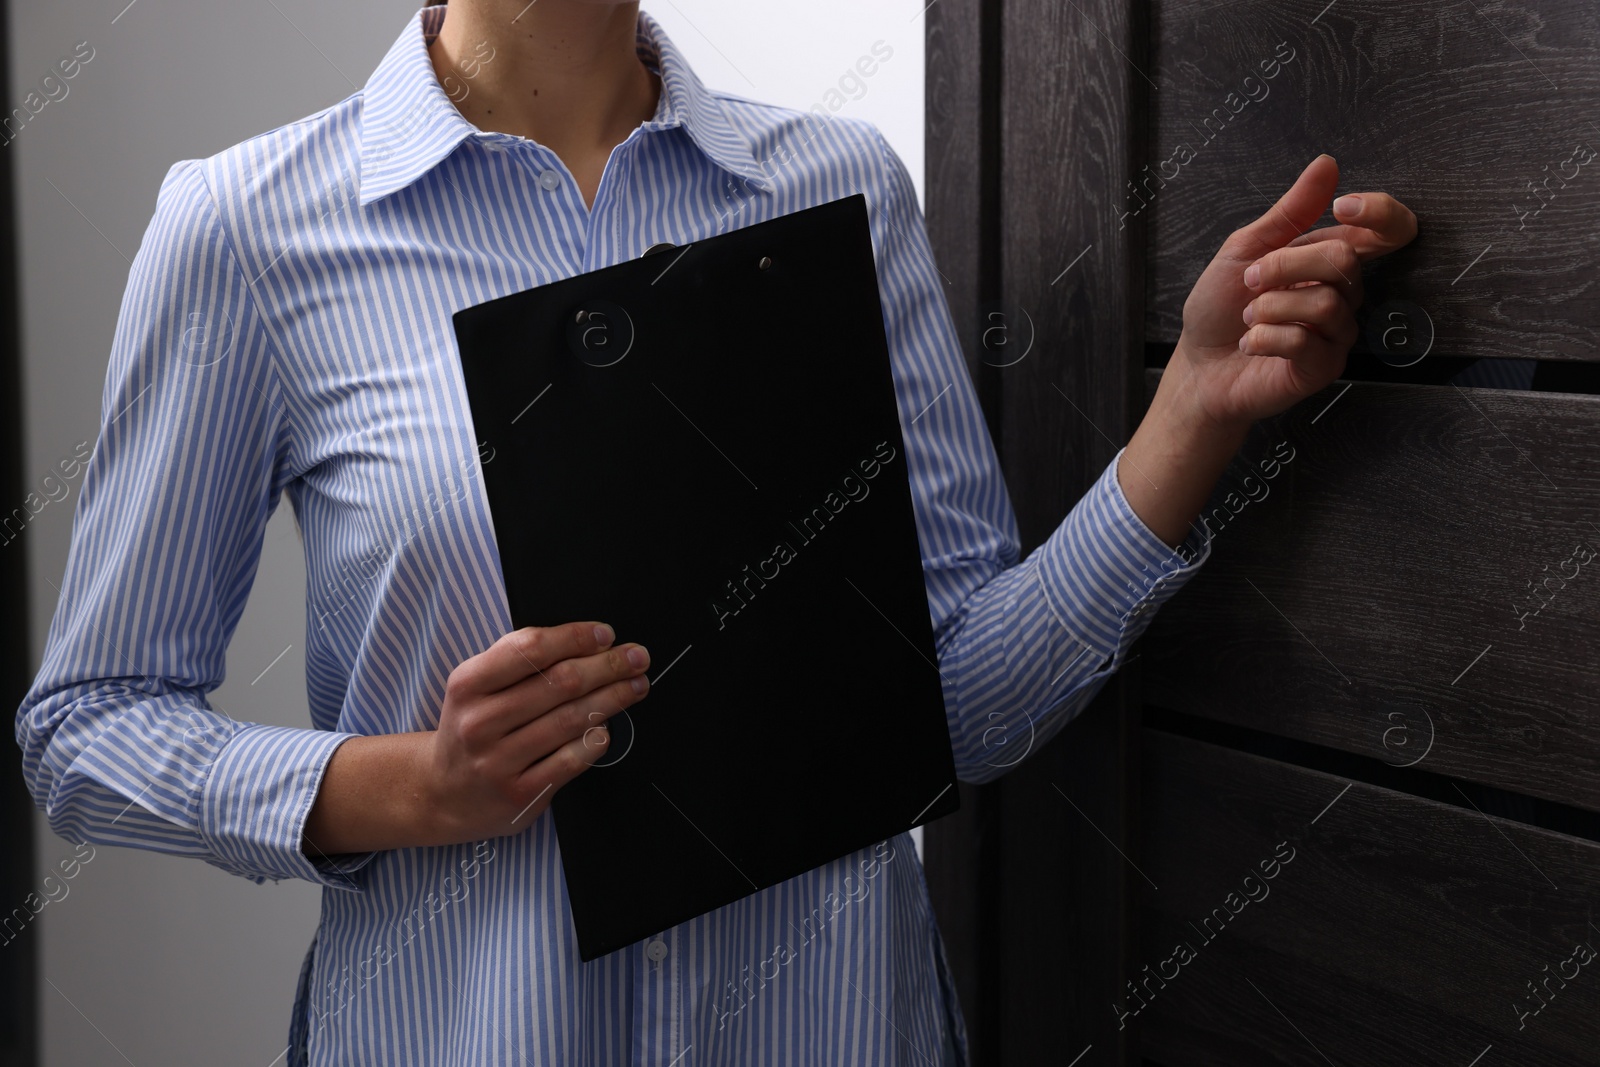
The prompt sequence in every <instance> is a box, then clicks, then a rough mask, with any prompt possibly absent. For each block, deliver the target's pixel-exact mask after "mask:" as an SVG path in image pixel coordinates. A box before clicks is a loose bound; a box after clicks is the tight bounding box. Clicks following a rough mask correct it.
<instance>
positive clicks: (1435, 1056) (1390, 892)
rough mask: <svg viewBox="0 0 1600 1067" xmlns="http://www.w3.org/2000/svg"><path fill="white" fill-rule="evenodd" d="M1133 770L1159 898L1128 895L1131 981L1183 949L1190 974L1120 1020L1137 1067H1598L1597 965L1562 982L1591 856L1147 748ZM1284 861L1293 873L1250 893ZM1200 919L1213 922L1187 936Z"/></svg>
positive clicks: (1404, 800)
mask: <svg viewBox="0 0 1600 1067" xmlns="http://www.w3.org/2000/svg"><path fill="white" fill-rule="evenodd" d="M1144 765H1145V769H1146V775H1145V778H1144V783H1145V787H1144V790H1143V804H1144V812H1145V823H1144V825H1145V832H1144V849H1143V856H1144V860H1143V862H1144V864H1145V865H1146V870H1147V871H1148V873H1149V874H1150V875H1151V877H1152V879H1153V880H1154V881H1155V883H1156V884H1157V885H1158V886H1159V887H1160V888H1159V890H1150V889H1149V887H1148V886H1147V887H1145V888H1146V892H1145V895H1144V913H1145V932H1144V937H1143V944H1142V951H1141V955H1140V958H1139V961H1138V966H1139V969H1140V973H1141V977H1142V976H1143V974H1144V973H1145V972H1143V970H1142V968H1143V967H1144V966H1145V965H1149V966H1150V968H1151V972H1150V973H1153V974H1156V975H1157V978H1158V979H1159V977H1160V972H1162V971H1164V972H1165V973H1166V974H1167V975H1169V976H1171V975H1173V971H1174V965H1172V964H1165V963H1164V961H1165V960H1167V959H1168V958H1169V957H1172V956H1173V953H1174V949H1175V948H1176V946H1177V945H1178V944H1179V943H1180V942H1183V943H1186V944H1188V945H1189V946H1190V947H1191V949H1192V951H1193V953H1194V956H1193V958H1191V959H1189V960H1188V962H1187V963H1185V964H1183V965H1182V966H1181V967H1178V968H1177V969H1176V970H1177V973H1176V976H1175V977H1171V979H1170V981H1167V982H1165V984H1164V985H1163V984H1162V983H1161V982H1160V981H1159V980H1158V981H1153V982H1152V983H1151V985H1150V990H1151V992H1150V993H1149V994H1143V996H1144V998H1145V1005H1146V1006H1145V1007H1144V1008H1143V1009H1142V1010H1140V1011H1139V1012H1138V1013H1137V1014H1136V1015H1131V1016H1130V1017H1129V1018H1128V1019H1127V1023H1128V1027H1129V1029H1130V1031H1133V1032H1135V1033H1137V1034H1138V1036H1139V1039H1140V1043H1141V1045H1142V1047H1143V1050H1144V1051H1145V1053H1146V1054H1147V1055H1149V1056H1151V1057H1152V1058H1153V1059H1156V1060H1158V1061H1160V1062H1161V1063H1163V1064H1165V1065H1166V1067H1241V1065H1244V1067H1258V1065H1284V1067H1290V1065H1296V1067H1300V1065H1306V1064H1313V1063H1318V1064H1320V1063H1325V1062H1326V1063H1333V1064H1340V1065H1347V1064H1364V1065H1368V1067H1388V1065H1394V1067H1415V1065H1416V1064H1421V1063H1428V1064H1446V1065H1455V1067H1467V1065H1468V1064H1470V1063H1473V1062H1475V1060H1476V1057H1478V1056H1479V1055H1480V1054H1484V1053H1485V1050H1486V1049H1489V1051H1488V1052H1487V1054H1485V1055H1483V1059H1482V1060H1478V1061H1476V1062H1477V1063H1478V1064H1479V1067H1501V1065H1505V1064H1519V1065H1527V1067H1578V1065H1580V1064H1593V1063H1594V1062H1595V1050H1596V1049H1597V1048H1600V959H1596V960H1594V961H1592V962H1590V963H1588V964H1587V965H1583V966H1578V965H1575V964H1574V965H1569V966H1568V967H1565V968H1564V967H1563V966H1562V961H1565V960H1568V959H1569V958H1571V956H1572V952H1573V949H1574V946H1575V945H1576V944H1577V943H1579V942H1584V943H1586V944H1587V945H1589V946H1591V947H1593V948H1595V949H1597V950H1600V929H1596V926H1595V925H1593V924H1594V923H1595V921H1596V915H1595V905H1596V902H1597V901H1600V847H1597V846H1595V845H1594V844H1592V843H1590V842H1587V841H1582V840H1578V839H1576V838H1570V837H1565V836H1563V835H1560V834H1555V833H1551V832H1548V831H1544V830H1538V829H1532V828H1529V827H1524V826H1520V825H1518V824H1516V823H1513V822H1504V821H1501V820H1495V821H1494V823H1493V824H1491V822H1490V821H1489V820H1488V819H1486V818H1485V817H1484V816H1482V815H1480V814H1478V813H1477V812H1475V811H1473V810H1472V809H1471V808H1469V807H1465V806H1462V807H1453V806H1451V805H1447V804H1439V803H1434V802H1432V801H1425V800H1418V799H1416V798H1414V797H1410V796H1407V795H1406V794H1403V793H1396V792H1391V791H1389V790H1385V789H1380V788H1377V787H1374V786H1370V785H1366V784H1362V783H1356V784H1354V785H1350V783H1348V782H1347V781H1346V780H1343V779H1339V778H1335V777H1332V776H1330V775H1325V774H1319V773H1316V772H1313V771H1307V770H1303V769H1300V768H1297V767H1294V766H1291V765H1288V764H1283V763H1278V762H1275V761H1272V760H1267V759H1262V758H1259V757H1256V756H1250V755H1244V754H1240V753H1237V752H1233V751H1231V750H1229V749H1226V748H1218V747H1215V746H1211V745H1207V744H1205V743H1203V742H1199V741H1193V740H1189V739H1185V738H1180V737H1176V736H1174V735H1170V734H1163V733H1159V732H1156V731H1146V734H1145V744H1144ZM1347 785H1349V786H1350V788H1349V789H1348V791H1346V786H1347ZM1330 805H1331V806H1330ZM1285 842H1286V843H1287V845H1288V848H1290V849H1292V850H1293V858H1292V860H1291V861H1290V862H1288V863H1286V864H1280V865H1279V866H1278V868H1277V870H1276V875H1275V877H1273V878H1272V879H1271V880H1270V881H1267V880H1263V879H1262V878H1261V876H1260V871H1261V868H1260V864H1261V862H1262V861H1263V860H1271V859H1273V858H1274V854H1275V852H1277V851H1279V846H1280V843H1285ZM1268 869H1269V870H1270V869H1271V868H1268ZM1252 872H1255V874H1256V878H1255V881H1254V883H1251V884H1246V883H1244V878H1245V876H1246V875H1248V874H1251V873H1252ZM1230 893H1236V894H1238V895H1237V896H1236V897H1234V898H1233V903H1231V904H1230V902H1229V899H1228V895H1229V894H1230ZM1247 893H1248V894H1252V895H1253V897H1254V899H1249V898H1247V897H1246V894H1247ZM1240 901H1245V902H1244V903H1239V902H1240ZM1218 908H1221V909H1223V910H1224V912H1225V913H1226V914H1227V915H1228V918H1227V919H1226V920H1225V921H1223V920H1219V919H1216V918H1213V919H1212V921H1211V923H1210V924H1209V925H1207V926H1205V927H1204V929H1203V930H1199V929H1197V927H1198V926H1199V925H1200V924H1201V923H1202V922H1203V920H1204V919H1205V917H1207V916H1208V915H1211V914H1212V911H1213V909H1218ZM1234 912H1237V914H1234ZM1190 924H1196V925H1195V926H1191V925H1190ZM1546 968H1548V970H1546ZM1559 970H1564V971H1565V972H1566V973H1567V974H1569V975H1571V974H1572V973H1573V971H1574V970H1575V971H1576V972H1577V973H1576V976H1575V977H1572V978H1571V979H1570V980H1569V981H1568V982H1566V984H1565V987H1564V988H1563V987H1562V985H1561V983H1560V982H1559V981H1558V980H1556V979H1552V980H1551V982H1550V984H1549V986H1548V987H1547V988H1548V990H1549V991H1552V992H1553V993H1554V995H1553V996H1549V995H1547V996H1546V997H1545V1000H1546V1002H1547V1004H1548V1006H1547V1007H1544V1008H1542V1009H1541V1010H1540V1011H1539V1012H1538V1013H1537V1014H1536V1015H1535V1014H1530V1015H1528V1016H1526V1017H1524V1016H1521V1015H1520V1014H1519V1011H1518V1009H1517V1008H1515V1007H1514V1006H1513V1005H1514V1004H1518V1003H1520V1004H1521V1006H1522V1008H1521V1010H1523V1011H1529V1012H1531V1011H1532V1009H1534V1008H1538V1007H1539V1001H1537V1000H1535V999H1534V998H1533V996H1532V995H1531V994H1530V992H1529V990H1528V987H1527V985H1526V983H1528V982H1535V983H1539V982H1542V980H1543V979H1544V978H1545V977H1546V976H1547V975H1549V974H1551V973H1553V972H1557V971H1559ZM1539 988H1541V989H1543V988H1546V987H1543V986H1540V987H1539ZM1134 1003H1135V1005H1136V1004H1137V1002H1134ZM1118 1005H1119V1007H1118V1008H1117V1009H1114V1008H1112V1007H1111V1006H1109V1005H1107V1006H1103V1007H1102V1008H1101V1010H1102V1011H1104V1012H1105V1013H1106V1014H1107V1015H1108V1016H1114V1015H1116V1013H1117V1011H1118V1010H1121V1009H1126V1008H1127V1007H1128V1005H1127V1004H1123V1003H1122V1000H1121V998H1119V1001H1118ZM1519 1023H1520V1024H1521V1026H1520V1028H1519ZM1490 1046H1492V1049H1490Z"/></svg>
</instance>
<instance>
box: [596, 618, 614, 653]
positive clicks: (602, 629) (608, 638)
mask: <svg viewBox="0 0 1600 1067" xmlns="http://www.w3.org/2000/svg"><path fill="white" fill-rule="evenodd" d="M594 639H595V642H596V643H597V644H598V645H599V646H600V647H601V648H605V647H606V646H607V645H609V644H611V642H613V641H615V640H616V639H617V632H616V631H615V630H613V629H612V628H611V627H609V626H607V625H606V624H605V623H603V622H602V623H599V624H597V625H596V626H595V628H594Z"/></svg>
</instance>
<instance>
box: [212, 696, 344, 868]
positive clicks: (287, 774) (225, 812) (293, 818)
mask: <svg viewBox="0 0 1600 1067" xmlns="http://www.w3.org/2000/svg"><path fill="white" fill-rule="evenodd" d="M353 736H355V735H354V734H346V733H335V732H333V731H331V730H307V729H300V728H295V727H288V726H263V725H260V724H251V725H248V726H245V727H243V728H242V729H240V730H239V731H238V732H236V733H235V734H234V735H233V736H232V737H231V738H229V740H228V743H227V744H226V745H224V746H223V747H222V751H221V752H219V753H218V755H217V758H216V761H215V762H214V763H213V764H212V765H211V773H210V775H209V776H208V777H207V778H206V781H205V784H204V785H203V786H202V787H201V791H200V819H199V825H200V835H201V837H203V838H204V839H205V842H206V844H207V845H208V846H209V850H210V852H211V855H212V856H213V857H214V859H213V860H212V862H213V863H215V864H216V865H217V866H219V867H221V868H223V869H224V870H227V871H230V872H232V873H234V874H238V875H242V876H244V877H246V878H249V879H251V880H253V881H255V882H264V881H266V880H267V879H268V878H271V879H273V880H274V881H276V880H278V879H280V878H303V879H305V880H307V881H311V882H317V883H319V884H321V885H325V886H331V887H333V888H336V889H356V888H358V886H357V885H356V883H355V881H354V880H353V879H352V878H351V877H350V875H351V874H353V873H354V872H355V871H357V870H359V869H360V868H361V867H363V866H365V865H366V864H367V862H368V861H370V860H371V859H372V857H373V853H371V852H362V853H350V854H345V855H338V856H331V857H330V856H319V857H318V858H317V859H316V861H315V862H314V861H313V860H312V859H309V858H307V857H306V855H305V853H303V852H301V851H300V842H301V839H302V835H303V834H304V833H305V826H306V819H307V818H308V817H309V816H310V814H311V805H312V803H313V802H314V801H315V800H316V799H317V790H318V789H320V788H321V786H322V776H323V774H324V773H326V771H327V769H328V761H329V760H330V759H332V758H333V752H334V750H335V749H337V748H338V747H339V746H340V745H342V744H344V742H346V741H348V740H349V739H350V738H351V737H353ZM313 855H316V853H315V852H313Z"/></svg>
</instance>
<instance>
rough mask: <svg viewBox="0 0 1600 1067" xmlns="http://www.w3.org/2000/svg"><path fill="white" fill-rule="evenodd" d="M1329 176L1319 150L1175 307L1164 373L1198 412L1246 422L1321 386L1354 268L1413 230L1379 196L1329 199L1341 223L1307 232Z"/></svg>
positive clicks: (1341, 331)
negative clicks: (1176, 332) (1179, 318)
mask: <svg viewBox="0 0 1600 1067" xmlns="http://www.w3.org/2000/svg"><path fill="white" fill-rule="evenodd" d="M1338 183H1339V165H1338V164H1337V163H1335V162H1334V160H1333V157H1332V156H1327V155H1322V156H1318V157H1317V158H1316V159H1314V160H1312V161H1311V164H1310V166H1308V167H1306V169H1305V170H1304V171H1303V172H1301V174H1300V177H1299V179H1298V180H1297V181H1296V182H1295V183H1294V185H1293V187H1292V188H1290V189H1289V191H1288V192H1287V193H1285V194H1284V195H1283V198H1282V199H1280V200H1279V201H1278V202H1277V203H1276V204H1275V205H1273V207H1272V208H1271V209H1270V210H1269V211H1267V213H1266V214H1264V215H1262V216H1261V217H1260V218H1259V219H1257V220H1255V221H1254V222H1252V223H1250V224H1249V225H1247V226H1244V227H1243V228H1241V229H1239V230H1236V231H1235V232H1234V233H1233V234H1231V235H1230V236H1229V237H1228V239H1227V240H1226V241H1225V242H1224V243H1223V245H1222V248H1221V250H1220V251H1218V252H1217V254H1216V257H1215V258H1213V259H1212V261H1211V263H1210V265H1209V266H1207V267H1206V269H1205V272H1204V273H1203V274H1201V275H1200V280H1199V281H1198V282H1196V283H1195V287H1194V289H1193V290H1192V291H1191V292H1190V293H1189V298H1188V299H1187V300H1186V301H1185V302H1184V306H1183V334H1182V336H1181V338H1180V339H1179V342H1178V347H1177V350H1176V352H1175V353H1174V355H1173V361H1172V364H1171V365H1169V368H1168V371H1169V373H1168V377H1174V376H1173V375H1172V374H1171V372H1172V371H1175V370H1180V371H1181V370H1186V371H1187V373H1180V374H1179V375H1177V376H1176V377H1177V378H1178V379H1179V380H1181V381H1182V383H1183V385H1182V392H1183V393H1184V394H1186V400H1187V401H1188V403H1189V404H1192V405H1193V406H1194V413H1195V415H1196V417H1197V418H1199V419H1200V420H1201V421H1203V422H1206V423H1211V424H1214V425H1218V426H1248V425H1249V424H1250V423H1252V422H1254V421H1255V420H1257V419H1263V418H1267V417H1269V416H1272V415H1276V414H1278V413H1279V412H1281V411H1283V410H1285V409H1286V408H1289V407H1291V406H1293V405H1294V404H1296V403H1298V402H1299V401H1301V400H1303V399H1305V398H1306V397H1308V396H1310V395H1312V394H1313V393H1315V392H1317V391H1318V390H1320V389H1322V388H1324V387H1326V386H1327V385H1328V384H1329V383H1331V382H1332V381H1333V380H1334V379H1335V378H1337V377H1338V376H1339V375H1340V374H1341V373H1343V371H1344V366H1345V358H1346V356H1348V354H1349V352H1350V347H1351V346H1352V345H1353V344H1355V341H1356V338H1357V336H1358V333H1359V330H1358V328H1357V326H1356V308H1357V307H1358V306H1359V305H1360V303H1361V264H1362V263H1363V262H1365V261H1366V260H1369V259H1373V258H1375V257H1377V256H1381V255H1384V254H1385V253H1387V252H1392V251H1394V250H1395V249H1397V248H1400V247H1402V246H1404V245H1406V244H1407V243H1409V242H1410V241H1411V240H1412V238H1414V237H1415V236H1416V235H1417V217H1416V216H1415V215H1413V214H1412V213H1411V210H1410V209H1409V208H1407V207H1406V206H1405V205H1404V204H1402V203H1400V202H1399V201H1398V200H1396V199H1395V198H1394V197H1392V196H1390V195H1389V194H1387V193H1355V194H1352V195H1347V196H1342V197H1340V198H1339V199H1338V200H1335V201H1334V204H1333V207H1334V217H1335V218H1336V219H1338V220H1340V224H1339V225H1334V226H1329V227H1325V228H1323V229H1320V230H1310V232H1307V231H1308V230H1309V228H1310V227H1311V226H1312V225H1313V224H1315V223H1316V221H1317V219H1319V218H1321V216H1322V213H1323V211H1324V210H1326V209H1327V206H1328V201H1329V200H1330V199H1332V198H1333V194H1334V192H1335V190H1336V189H1337V187H1338Z"/></svg>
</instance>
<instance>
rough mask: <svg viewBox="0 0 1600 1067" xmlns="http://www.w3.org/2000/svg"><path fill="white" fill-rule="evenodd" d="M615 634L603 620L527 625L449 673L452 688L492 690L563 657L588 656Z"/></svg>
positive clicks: (472, 692)
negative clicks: (561, 624) (558, 624)
mask: <svg viewBox="0 0 1600 1067" xmlns="http://www.w3.org/2000/svg"><path fill="white" fill-rule="evenodd" d="M615 640H616V634H615V633H614V632H613V631H612V629H611V627H609V626H607V625H606V624H605V623H598V622H571V623H567V624H566V625H564V626H543V627H541V626H527V627H524V628H522V629H520V630H513V631H512V632H511V633H508V634H505V635H504V636H502V637H501V638H500V640H498V641H496V642H495V643H494V644H493V645H491V646H489V648H488V649H487V650H486V651H484V652H481V653H479V654H478V655H476V656H473V657H472V658H471V659H469V660H466V661H465V662H463V663H462V664H461V665H460V666H459V667H457V668H456V669H455V670H454V671H452V672H451V674H450V682H449V685H450V687H451V689H452V690H454V691H457V692H460V693H462V694H463V695H476V694H484V693H494V692H498V691H499V690H501V689H505V688H507V687H508V686H512V685H516V684H517V683H518V682H521V681H522V680H523V679H525V678H527V677H528V676H529V675H536V674H538V673H539V672H541V671H544V670H547V669H548V668H550V667H552V666H553V665H555V664H557V663H559V662H561V661H562V660H564V659H571V658H572V657H574V656H591V655H594V654H595V653H597V652H599V651H601V650H602V649H606V648H609V647H611V642H613V641H615Z"/></svg>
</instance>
